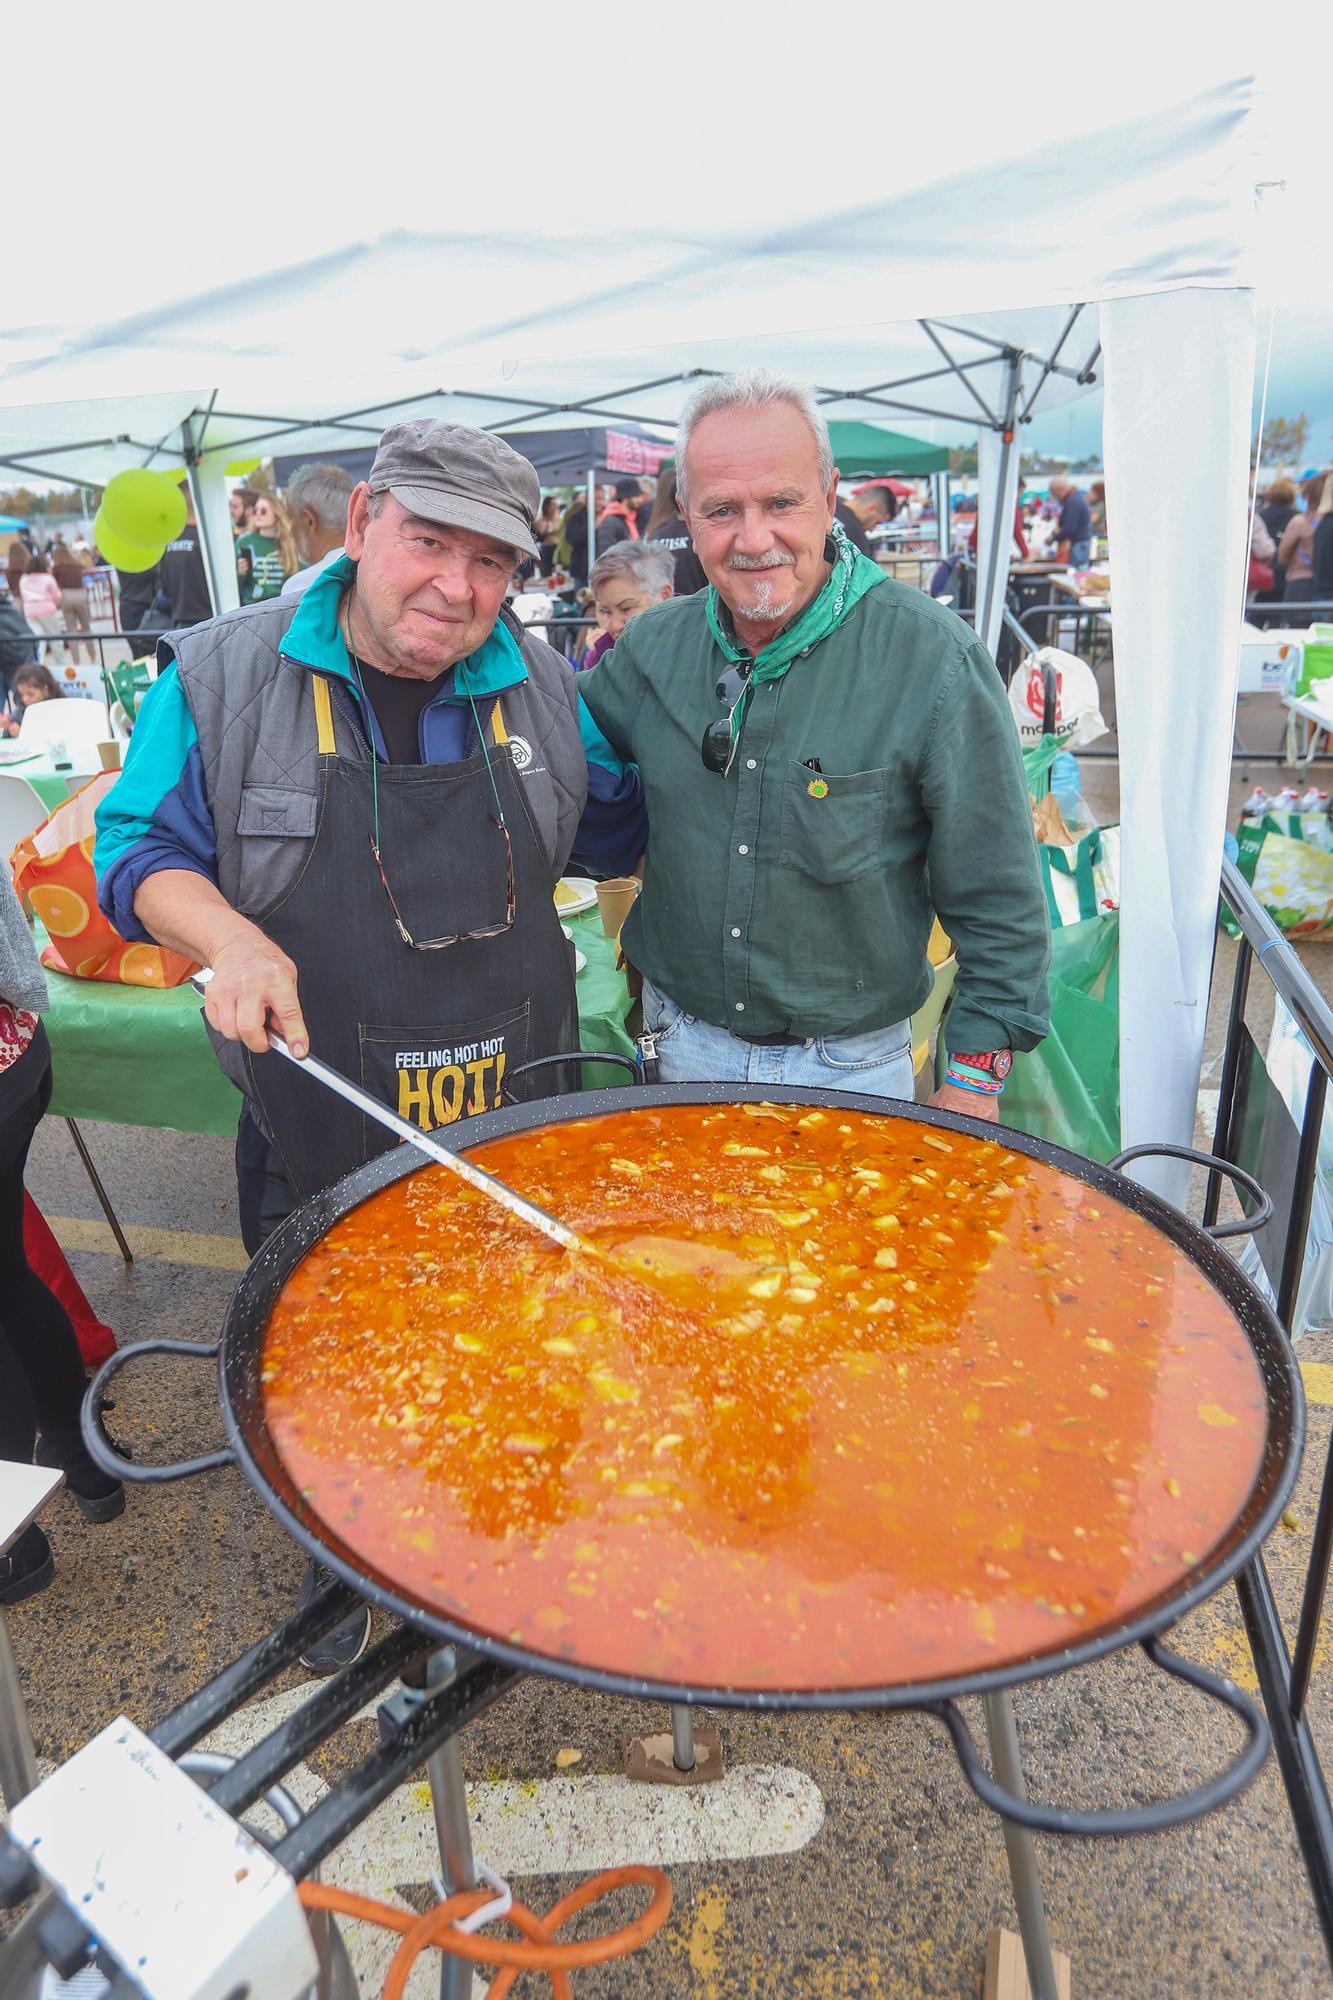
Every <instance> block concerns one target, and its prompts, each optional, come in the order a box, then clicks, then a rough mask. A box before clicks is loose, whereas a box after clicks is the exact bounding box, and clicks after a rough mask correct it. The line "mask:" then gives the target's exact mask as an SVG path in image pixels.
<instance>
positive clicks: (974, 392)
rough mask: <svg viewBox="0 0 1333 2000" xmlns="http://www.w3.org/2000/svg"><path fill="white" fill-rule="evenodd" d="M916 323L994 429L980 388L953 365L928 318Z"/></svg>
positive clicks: (989, 408)
mask: <svg viewBox="0 0 1333 2000" xmlns="http://www.w3.org/2000/svg"><path fill="white" fill-rule="evenodd" d="M917 325H918V326H919V327H921V328H922V330H923V331H924V332H925V334H926V336H927V338H928V339H929V340H930V341H931V342H932V343H933V345H934V346H936V347H938V349H939V351H940V353H941V354H942V355H943V356H944V359H945V360H946V361H947V362H948V364H949V368H950V371H951V372H952V373H953V374H954V375H956V376H957V377H958V380H959V381H960V382H961V383H962V385H963V387H964V388H965V389H966V390H967V393H968V395H969V396H970V397H971V398H972V401H973V402H974V403H975V404H976V406H977V408H978V409H979V410H980V411H981V414H982V416H983V417H984V418H985V419H986V422H987V423H988V424H989V425H990V426H991V428H992V429H994V427H995V424H996V422H997V418H996V415H995V412H994V410H993V409H992V408H991V406H990V404H989V403H988V402H987V401H986V399H985V397H984V396H983V395H982V394H981V392H980V390H979V389H977V388H975V387H974V386H973V384H972V383H971V382H970V381H969V380H968V378H967V376H966V375H964V374H963V373H962V371H961V369H958V368H955V367H954V359H953V356H952V354H950V352H949V350H948V348H947V347H946V346H945V345H944V342H943V341H942V340H941V339H940V337H939V335H938V334H937V333H936V331H935V329H934V327H933V326H932V325H931V323H930V321H929V320H928V319H922V320H918V321H917Z"/></svg>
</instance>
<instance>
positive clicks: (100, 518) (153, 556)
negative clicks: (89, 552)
mask: <svg viewBox="0 0 1333 2000" xmlns="http://www.w3.org/2000/svg"><path fill="white" fill-rule="evenodd" d="M93 540H94V541H95V542H96V544H97V547H98V550H99V551H100V553H101V554H102V555H104V556H105V557H106V560H107V561H108V562H109V563H111V564H112V565H113V566H114V567H115V568H116V569H123V570H125V571H126V572H127V573H128V574H130V575H133V576H137V575H138V573H139V572H140V571H141V570H145V569H151V568H152V567H153V565H154V563H156V562H160V561H161V558H162V547H164V546H165V544H163V545H162V546H160V547H158V548H155V549H144V548H140V547H139V546H138V544H137V543H136V542H130V541H126V540H125V539H124V537H123V536H121V535H118V534H117V533H116V531H115V529H114V528H113V527H110V526H109V525H108V523H107V518H106V507H105V505H103V506H101V507H99V508H98V510H97V513H96V515H95V517H94V519H93Z"/></svg>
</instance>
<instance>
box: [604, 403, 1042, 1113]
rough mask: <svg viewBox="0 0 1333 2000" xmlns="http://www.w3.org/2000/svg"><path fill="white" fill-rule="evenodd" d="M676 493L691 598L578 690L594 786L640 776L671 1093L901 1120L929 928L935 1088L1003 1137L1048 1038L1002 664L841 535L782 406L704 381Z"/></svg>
mask: <svg viewBox="0 0 1333 2000" xmlns="http://www.w3.org/2000/svg"><path fill="white" fill-rule="evenodd" d="M676 479H677V488H678V491H679V495H680V500H681V504H682V507H683V509H684V513H685V518H686V520H687V522H688V524H689V529H690V533H691V536H692V538H693V541H694V546H695V549H696V551H697V553H698V556H699V560H700V562H701V563H702V564H703V568H704V571H705V573H706V575H707V577H708V581H709V588H708V589H707V590H706V591H700V592H698V593H697V594H696V595H695V596H693V597H684V598H673V599H672V600H671V601H670V602H669V603H665V604H661V605H654V606H653V607H652V609H651V610H648V611H646V612H644V613H643V615H642V616H641V617H639V618H636V619H635V620H634V622H633V624H632V625H630V626H628V627H627V628H626V630H625V631H624V632H623V634H622V635H621V637H620V639H619V640H618V641H617V644H616V647H615V650H614V651H613V652H612V653H610V654H609V655H608V656H607V658H606V659H605V660H603V661H602V662H601V663H600V664H599V665H598V666H597V667H595V668H594V669H593V670H592V672H591V673H589V674H586V675H581V676H580V677H579V687H580V692H581V695H582V698H583V704H584V714H585V722H584V746H585V750H586V751H587V753H588V756H589V758H590V760H591V761H594V762H597V763H600V764H602V765H603V766H607V767H609V768H611V769H615V768H616V767H617V763H618V761H620V762H623V763H625V764H629V763H633V764H636V765H637V766H638V770H639V773H640V776H641V778H642V781H643V786H644V791H645V794H646V800H647V806H648V824H649V840H648V850H647V859H646V869H645V874H644V887H643V894H642V895H641V896H640V898H639V900H638V902H637V903H636V905H635V908H634V910H633V911H632V912H631V915H630V917H629V919H628V921H627V924H626V927H625V934H624V943H625V950H626V953H627V955H628V957H629V958H630V959H631V960H632V961H633V962H634V964H635V965H637V966H638V967H639V969H640V970H641V972H642V973H643V977H644V992H643V1003H644V1022H645V1026H646V1027H647V1028H648V1030H649V1031H650V1032H651V1033H652V1034H653V1035H654V1036H655V1037H656V1042H657V1054H658V1060H659V1064H660V1069H661V1074H662V1076H663V1078H664V1079H665V1080H667V1081H680V1082H686V1081H697V1080H711V1081H719V1082H727V1081H729V1082H745V1081H748V1082H755V1083H764V1084H771V1085H773V1086H775V1087H777V1086H780V1085H782V1084H783V1083H787V1084H811V1085H815V1086H822V1087H823V1088H826V1089H843V1090H856V1091H869V1092H873V1093H878V1094H880V1095H884V1096H891V1097H892V1096H898V1097H910V1096H911V1095H912V1091H913V1075H912V1048H911V1015H912V1014H913V1012H914V1011H915V1010H916V1009H917V1008H918V1007H920V1006H921V1004H922V1002H923V1001H924V1000H925V998H926V996H927V994H928V993H929V991H930V987H931V981H932V973H931V969H930V965H929V962H928V959H927V955H926V947H927V940H928V938H929V935H930V930H931V922H932V916H933V914H934V913H936V912H937V913H938V915H939V918H940V921H941V923H942V924H943V925H944V928H945V929H946V930H947V931H948V933H949V935H950V937H951V938H952V939H953V941H954V945H955V949H956V951H957V955H958V979H957V984H956V988H955V997H954V1004H953V1010H952V1013H951V1015H950V1017H949V1026H948V1046H949V1052H950V1060H949V1068H948V1077H947V1081H946V1083H945V1084H944V1086H943V1087H942V1088H941V1089H940V1090H939V1091H937V1092H936V1094H935V1096H934V1098H933V1099H932V1102H933V1103H936V1104H940V1105H943V1106H945V1107H947V1108H948V1109H950V1110H954V1111H965V1112H970V1113H972V1114H973V1115H974V1116H981V1117H988V1118H992V1119H994V1118H996V1117H997V1116H998V1108H999V1095H1000V1091H1001V1089H1002V1088H1003V1082H1004V1078H1005V1076H1006V1075H1007V1074H1008V1070H1009V1067H1010V1063H1011V1060H1012V1056H1011V1051H1012V1050H1014V1049H1015V1048H1018V1049H1027V1048H1031V1047H1033V1045H1034V1044H1035V1043H1037V1042H1038V1041H1040V1040H1041V1038H1042V1036H1043V1035H1044V1034H1045V1033H1046V1029H1047V996H1046V966H1047V961H1048V956H1049V935H1048V928H1047V920H1046V906H1045V898H1044V895H1043V891H1042V884H1041V875H1040V870H1039V867H1038V862H1037V853H1036V844H1035V841H1034V838H1033V832H1032V818H1031V812H1030V809H1029V805H1028V794H1027V784H1026V780H1025V777H1024V773H1023V765H1022V759H1021V757H1020V754H1019V748H1018V739H1017V736H1016V734H1015V731H1014V726H1013V722H1012V720H1011V718H1010V715H1009V710H1008V705H1007V703H1006V700H1005V696H1004V690H1003V687H1002V686H1001V683H1000V679H999V676H998V674H997V673H996V670H995V666H994V663H993V662H992V660H991V658H990V656H989V654H988V653H987V652H986V650H985V648H984V647H983V646H982V645H981V644H980V643H979V641H978V640H977V638H976V637H975V635H974V634H973V633H972V632H971V631H970V630H969V629H968V627H967V626H966V625H964V624H963V623H962V622H961V621H960V620H959V619H958V618H957V617H956V616H955V615H954V614H953V613H952V612H950V611H947V610H944V609H942V608H941V607H940V606H939V605H937V604H935V603H933V602H932V600H931V599H930V598H929V597H927V596H925V595H924V594H923V593H922V592H921V591H918V590H912V589H909V588H908V587H907V586H905V585H903V584H899V583H895V582H894V581H893V580H892V579H890V578H888V577H886V576H885V575H884V573H883V572H882V571H881V570H880V568H879V567H878V565H877V564H875V563H874V562H871V561H869V560H868V559H867V558H865V557H863V556H862V555H860V554H859V552H858V551H856V550H855V549H854V548H853V547H852V546H851V544H850V543H849V542H848V540H847V538H846V536H845V535H844V534H843V532H842V530H841V528H840V526H839V525H838V524H837V522H836V520H835V514H834V506H835V501H836V498H837V490H838V474H837V470H836V468H835V466H834V464H833V455H832V451H831V449H830V445H829V438H828V429H827V426H826V425H825V423H824V420H823V418H822V416H821V415H820V413H819V411H818V409H817V408H816V407H815V405H814V403H813V400H812V399H811V397H810V396H809V395H808V394H807V393H806V392H805V391H804V390H802V389H801V388H799V387H798V386H797V385H796V384H794V383H791V382H787V381H784V380H782V379H780V378H776V377H773V376H771V375H767V374H765V373H762V372H755V373H751V374H745V375H737V376H728V377H722V378H719V379H717V380H714V381H712V382H710V383H708V384H707V385H706V386H705V387H704V388H702V389H701V390H700V391H699V392H698V393H697V394H696V395H695V396H694V397H693V398H692V400H691V401H690V403H689V404H688V405H687V407H686V410H685V412H684V415H683V417H682V420H681V423H680V427H679V430H678V433H677V443H676Z"/></svg>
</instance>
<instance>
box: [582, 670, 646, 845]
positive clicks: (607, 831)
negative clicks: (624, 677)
mask: <svg viewBox="0 0 1333 2000" xmlns="http://www.w3.org/2000/svg"><path fill="white" fill-rule="evenodd" d="M579 735H580V736H581V737H582V739H583V754H584V756H585V757H586V758H587V760H588V802H587V804H586V805H585V806H584V808H583V817H582V819H581V820H580V821H579V828H578V832H577V833H576V834H575V836H574V852H573V855H572V857H571V858H572V859H573V860H575V861H577V862H579V863H580V865H581V866H582V867H584V868H587V869H590V870H591V871H592V873H593V874H594V875H602V876H610V875H628V874H629V873H630V872H631V870H632V869H634V868H635V867H637V866H638V862H639V858H640V856H641V855H642V853H643V850H644V848H645V847H646V846H647V845H648V811H647V807H646V806H645V804H644V798H643V781H642V779H641V778H640V776H639V769H638V766H637V764H627V763H626V762H625V761H624V759H623V758H620V757H617V755H616V753H615V751H614V750H613V749H612V747H611V745H610V744H609V743H608V742H607V740H606V737H605V736H604V735H603V734H602V732H601V730H600V729H599V728H598V727H597V724H596V723H595V722H594V721H593V718H592V714H591V711H590V710H589V708H588V706H587V703H586V702H585V701H584V699H583V697H582V695H580V696H579Z"/></svg>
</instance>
